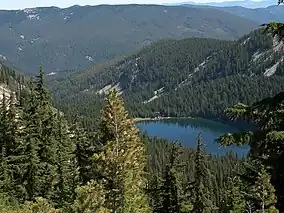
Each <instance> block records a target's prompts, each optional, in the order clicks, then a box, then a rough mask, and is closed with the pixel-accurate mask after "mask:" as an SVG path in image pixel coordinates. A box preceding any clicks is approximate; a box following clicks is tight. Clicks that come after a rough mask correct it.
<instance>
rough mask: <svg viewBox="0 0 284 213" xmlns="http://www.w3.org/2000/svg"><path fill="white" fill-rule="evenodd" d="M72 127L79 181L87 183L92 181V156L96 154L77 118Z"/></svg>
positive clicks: (81, 183) (82, 183) (83, 183)
mask: <svg viewBox="0 0 284 213" xmlns="http://www.w3.org/2000/svg"><path fill="white" fill-rule="evenodd" d="M73 122H74V123H73V125H72V128H71V133H72V135H71V139H72V142H73V144H74V145H75V150H74V156H75V163H76V167H77V170H78V171H77V172H78V183H79V184H80V185H86V184H87V182H88V181H90V179H91V177H92V176H93V175H92V174H91V171H92V166H91V165H92V160H91V156H92V155H93V154H94V150H93V149H92V145H91V139H90V137H89V135H88V134H87V132H86V131H85V130H84V129H83V128H82V127H81V125H80V123H79V122H78V120H77V119H76V120H75V121H73Z"/></svg>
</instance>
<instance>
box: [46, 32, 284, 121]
mask: <svg viewBox="0 0 284 213" xmlns="http://www.w3.org/2000/svg"><path fill="white" fill-rule="evenodd" d="M282 52H283V44H282V43H281V42H278V41H277V40H275V39H272V37H270V36H267V35H265V34H264V33H263V29H259V30H256V31H253V32H251V33H250V34H248V35H245V36H244V37H242V38H241V39H239V40H238V41H222V40H215V39H203V38H189V39H182V40H163V41H160V42H157V43H155V44H153V45H150V46H148V47H145V48H143V49H142V50H141V51H138V52H136V53H134V54H132V55H130V56H126V57H124V58H122V59H117V60H112V61H110V62H107V63H103V64H100V65H96V66H94V67H91V68H90V69H87V70H85V71H82V72H79V73H68V74H63V75H57V76H56V75H55V76H48V78H47V80H48V83H49V88H50V89H51V91H52V93H53V94H54V99H55V101H56V103H57V105H58V107H59V108H61V109H62V110H63V111H65V112H66V113H67V116H68V115H72V114H74V111H76V112H77V113H79V114H80V116H83V117H84V118H85V122H86V123H88V124H87V125H86V126H92V125H95V124H94V123H93V121H94V120H95V117H96V116H98V114H99V110H97V111H96V110H95V109H100V107H101V104H102V97H104V93H107V92H108V91H109V89H111V88H116V89H118V91H119V92H120V93H121V94H122V96H123V97H124V100H125V102H126V106H127V108H128V109H129V111H130V112H131V115H132V116H133V117H140V118H145V117H156V115H155V113H158V115H159V116H162V117H189V116H190V117H196V116H197V117H204V118H209V119H222V118H224V116H223V111H224V109H226V108H227V107H229V106H231V105H233V104H235V103H238V102H242V103H246V104H249V103H253V102H255V101H257V100H261V99H262V98H264V97H267V96H273V95H275V94H277V93H278V92H280V91H282V90H283V87H284V84H283V71H282V67H283V66H282V64H283V61H282V60H283V59H282ZM90 106H92V107H90ZM78 109H79V110H78ZM89 110H91V111H92V113H90V111H89ZM90 114H92V115H93V116H94V117H92V116H90Z"/></svg>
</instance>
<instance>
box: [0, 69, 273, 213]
mask: <svg viewBox="0 0 284 213" xmlns="http://www.w3.org/2000/svg"><path fill="white" fill-rule="evenodd" d="M28 85H29V87H28V88H29V90H28V93H25V94H24V98H23V101H22V102H9V101H8V103H7V101H2V105H1V108H0V121H1V125H0V134H1V137H0V140H1V142H0V145H1V147H0V148H1V153H0V158H1V165H0V166H1V169H0V211H2V212H11V213H12V212H27V213H31V212H71V213H72V212H78V213H79V212H101V213H102V212H123V213H126V212H128V213H130V212H145V213H146V212H157V213H164V212H172V213H174V212H175V213H176V212H190V211H191V210H192V209H196V211H198V212H204V211H203V207H204V208H205V207H206V209H207V210H208V211H210V212H211V211H213V210H214V211H218V212H227V210H228V209H230V208H232V207H233V206H232V205H231V204H230V202H229V201H230V199H229V193H228V189H227V183H228V181H230V179H232V178H233V177H234V176H235V175H236V174H237V173H241V172H242V164H243V162H245V159H238V158H237V157H236V156H234V155H232V154H227V155H224V156H220V157H214V156H210V155H207V154H206V153H204V151H203V141H202V138H201V137H199V139H198V146H197V147H198V148H197V150H189V149H186V148H183V147H182V146H180V145H177V144H171V143H169V142H168V141H163V140H161V139H157V138H153V139H151V138H148V137H147V136H146V135H140V134H139V133H138V131H137V128H136V127H135V126H134V125H133V121H132V120H131V119H129V116H128V113H127V111H126V109H125V108H124V103H123V101H122V99H121V97H120V96H119V94H118V92H117V91H115V90H111V91H110V93H109V94H108V96H107V98H106V99H105V102H104V103H105V104H104V108H103V110H102V113H101V117H100V119H99V125H98V128H97V129H96V130H95V132H88V133H87V132H86V131H85V130H84V129H83V128H81V127H80V125H78V122H74V124H71V123H69V122H67V121H66V120H65V118H64V114H62V113H61V112H59V111H58V110H56V109H55V108H54V107H53V104H52V100H51V98H50V96H49V92H48V91H47V89H46V87H45V86H44V74H43V72H41V73H40V75H39V76H38V77H37V78H36V80H35V81H32V82H31V83H29V84H28ZM3 98H4V99H5V96H3ZM6 103H7V104H6ZM7 106H9V107H7ZM196 168H198V169H196ZM263 177H265V178H266V179H265V180H267V175H266V176H263ZM261 180H262V179H260V180H259V184H261V183H262V182H261ZM265 183H266V182H265ZM268 183H269V180H268ZM252 189H254V188H252ZM270 191H271V192H272V193H273V190H272V189H271V190H270ZM203 198H204V199H205V198H206V199H205V200H204V199H203Z"/></svg>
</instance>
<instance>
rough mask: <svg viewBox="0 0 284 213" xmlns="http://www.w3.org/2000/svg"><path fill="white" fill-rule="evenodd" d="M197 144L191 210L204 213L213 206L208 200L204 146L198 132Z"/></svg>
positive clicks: (209, 210)
mask: <svg viewBox="0 0 284 213" xmlns="http://www.w3.org/2000/svg"><path fill="white" fill-rule="evenodd" d="M197 141H198V145H197V151H196V157H195V175H194V188H193V192H194V201H193V212H195V213H206V212H211V211H212V210H213V206H212V204H211V202H210V194H209V193H208V188H206V181H207V180H208V179H207V177H206V176H207V172H208V170H207V168H206V166H205V158H204V150H203V149H204V148H203V146H204V145H203V141H202V138H201V134H199V136H198V138H197Z"/></svg>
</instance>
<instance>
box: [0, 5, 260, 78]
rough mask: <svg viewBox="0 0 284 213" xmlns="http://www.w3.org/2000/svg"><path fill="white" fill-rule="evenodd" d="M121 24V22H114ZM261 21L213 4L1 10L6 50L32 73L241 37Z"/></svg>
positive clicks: (0, 31) (3, 51)
mask: <svg viewBox="0 0 284 213" xmlns="http://www.w3.org/2000/svg"><path fill="white" fill-rule="evenodd" d="M113 23H116V24H113ZM256 27H257V23H255V22H253V21H250V20H247V19H244V18H241V17H239V16H236V15H232V14H229V13H227V12H223V11H220V10H217V9H215V8H214V9H213V8H209V9H207V8H200V9H198V8H185V7H168V6H161V5H119V6H106V5H101V6H92V7H91V6H85V7H80V6H73V7H70V8H66V9H59V8H56V7H52V8H29V9H25V10H18V11H3V10H2V11H0V34H1V39H0V47H1V52H0V54H1V55H3V56H5V57H7V58H8V59H9V60H10V61H11V62H13V63H14V64H15V65H16V66H17V67H21V69H22V70H24V71H25V73H26V74H34V73H35V72H36V71H37V69H38V67H39V66H40V65H41V66H43V67H44V68H45V70H47V72H57V71H62V70H76V71H78V70H81V69H84V68H86V67H88V66H90V65H92V64H94V63H98V62H101V61H106V60H110V59H112V58H114V57H116V56H120V55H124V54H126V53H129V52H132V51H136V50H138V49H140V48H141V47H143V46H145V45H148V44H150V43H152V42H155V41H157V40H160V39H163V38H185V37H212V38H220V39H236V38H239V37H241V36H242V35H243V34H245V33H247V32H249V31H250V30H252V29H254V28H256Z"/></svg>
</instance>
